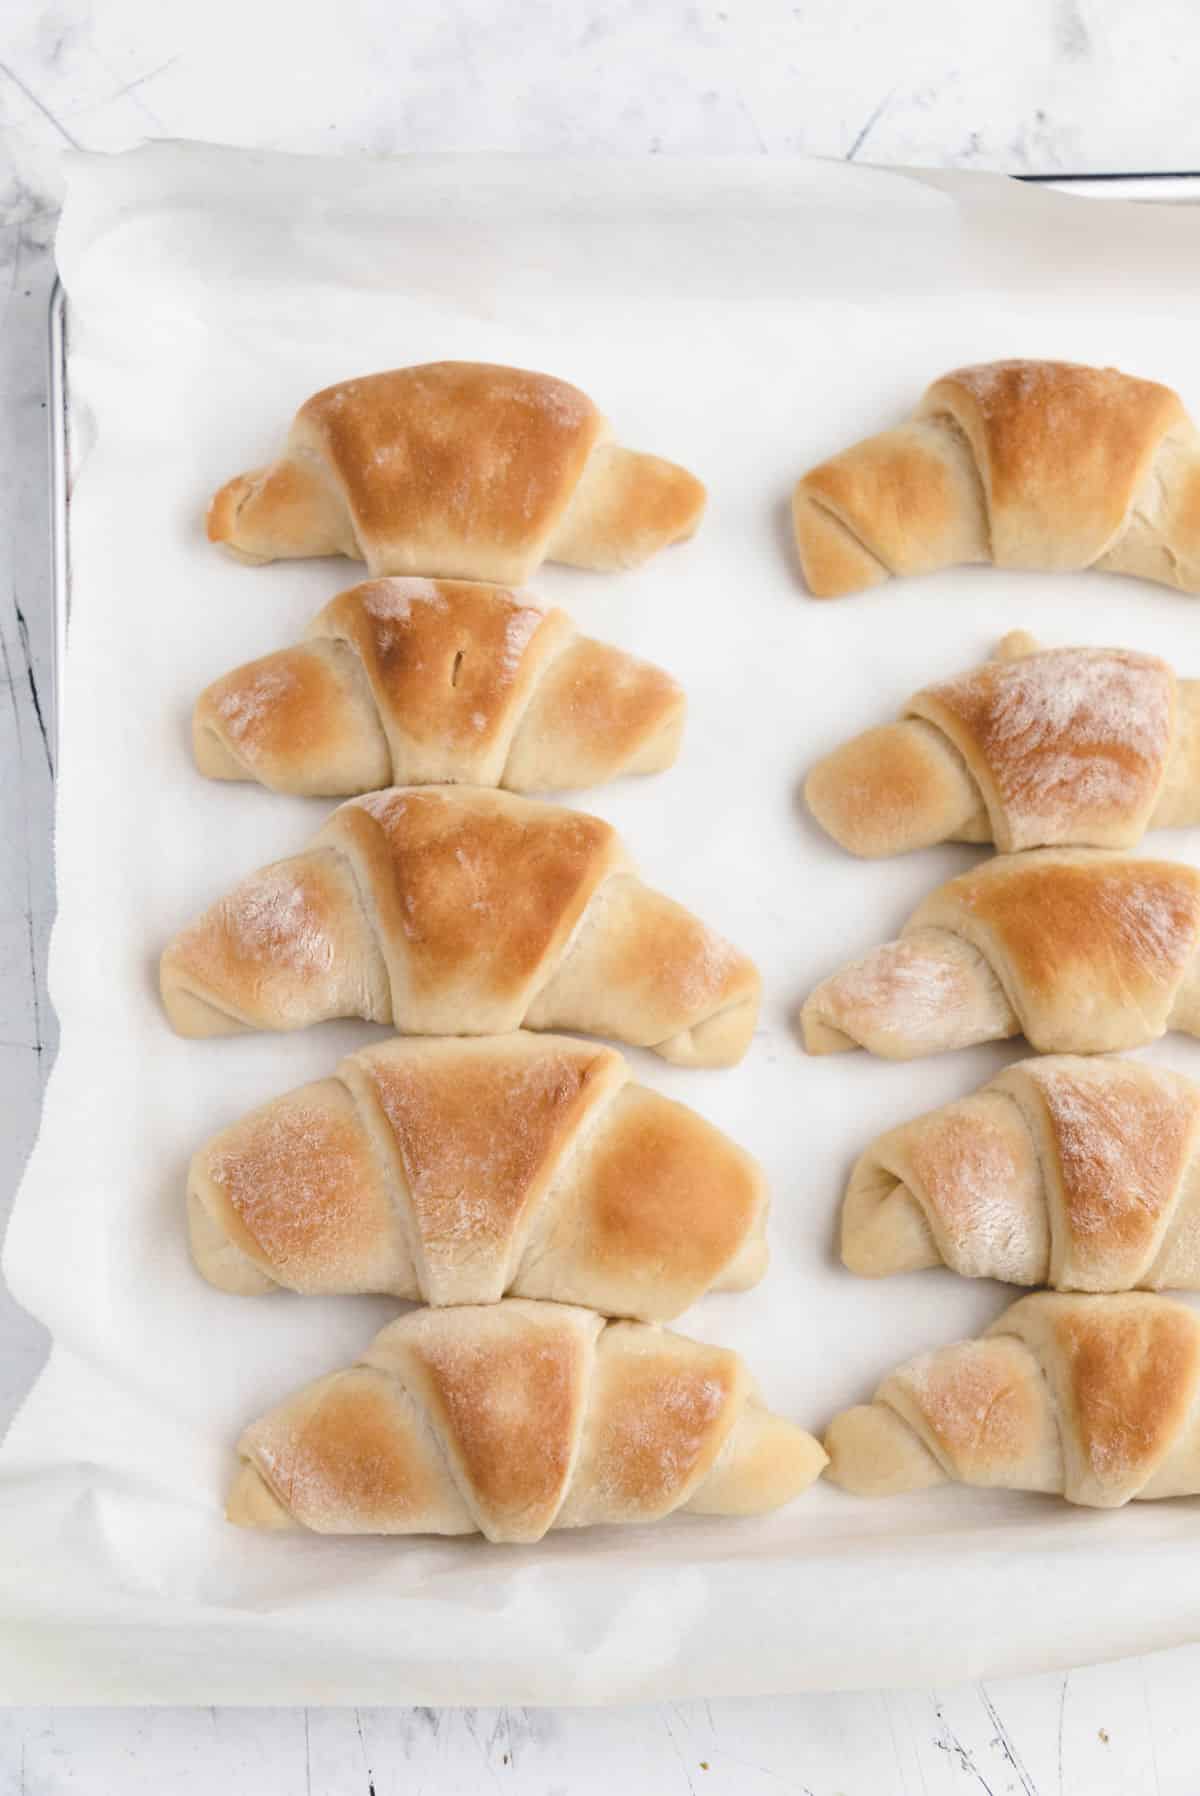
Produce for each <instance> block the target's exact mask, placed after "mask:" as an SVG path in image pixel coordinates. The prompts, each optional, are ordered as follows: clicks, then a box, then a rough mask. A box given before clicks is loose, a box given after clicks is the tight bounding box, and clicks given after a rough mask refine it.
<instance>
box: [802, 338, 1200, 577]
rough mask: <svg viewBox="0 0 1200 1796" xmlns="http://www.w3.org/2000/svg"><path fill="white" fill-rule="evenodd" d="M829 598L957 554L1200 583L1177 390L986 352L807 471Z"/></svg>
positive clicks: (1198, 506) (809, 569)
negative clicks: (911, 408) (905, 417)
mask: <svg viewBox="0 0 1200 1796" xmlns="http://www.w3.org/2000/svg"><path fill="white" fill-rule="evenodd" d="M792 516H793V521H794V524H795V530H796V544H797V547H798V548H799V551H800V561H801V565H802V567H803V569H804V577H805V579H806V580H807V582H808V586H809V590H810V591H811V592H812V593H813V594H814V595H815V596H816V597H817V598H833V597H836V596H838V595H839V594H841V593H847V592H860V591H862V590H863V588H865V587H868V586H878V585H880V584H881V582H882V581H884V580H888V579H890V578H891V576H892V575H893V574H930V573H933V572H935V571H936V570H937V569H938V568H944V567H952V566H954V564H955V563H957V562H967V561H990V562H993V563H994V564H995V565H996V566H997V567H1005V568H1041V569H1045V570H1047V571H1048V572H1059V571H1062V570H1064V569H1070V568H1087V567H1094V568H1100V569H1102V570H1104V571H1106V572H1108V573H1113V574H1140V575H1141V576H1142V577H1143V578H1144V579H1147V580H1160V581H1162V583H1163V584H1164V585H1165V586H1176V587H1178V588H1179V589H1180V590H1181V591H1182V592H1200V442H1198V439H1197V435H1196V431H1195V428H1194V427H1193V425H1192V422H1191V420H1190V419H1189V417H1188V415H1187V413H1186V411H1185V410H1184V408H1183V405H1182V403H1181V401H1180V399H1179V396H1178V394H1176V393H1173V392H1172V391H1171V389H1170V388H1169V387H1160V386H1158V385H1157V384H1156V383H1155V382H1153V381H1148V380H1136V379H1134V377H1133V376H1132V375H1129V374H1120V373H1118V372H1117V370H1116V369H1115V368H1085V367H1081V366H1079V365H1078V364H1076V363H1074V362H1029V361H1010V362H987V363H984V364H983V365H982V366H980V367H975V368H959V369H958V370H957V371H956V372H955V373H953V374H947V375H946V376H944V378H943V379H941V380H937V381H935V382H934V383H933V385H932V386H931V387H930V388H929V390H928V392H927V393H926V394H925V397H924V398H923V399H922V401H921V403H920V405H919V406H918V407H917V410H916V413H915V414H914V416H913V417H912V418H911V419H910V420H909V422H908V423H907V424H901V425H900V426H899V427H898V428H897V429H895V430H886V431H884V432H883V433H882V435H880V436H874V437H868V438H867V439H866V441H865V442H862V443H856V444H855V445H854V447H853V448H851V449H847V450H845V451H843V453H842V454H841V455H836V456H834V458H833V459H832V461H827V462H823V463H822V464H821V466H820V467H817V468H813V469H812V470H811V471H810V472H809V473H808V474H806V475H805V476H804V478H803V479H802V480H801V481H800V483H799V485H798V486H797V488H796V492H795V496H794V498H793V501H792Z"/></svg>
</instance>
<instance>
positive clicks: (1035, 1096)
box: [842, 1055, 1200, 1291]
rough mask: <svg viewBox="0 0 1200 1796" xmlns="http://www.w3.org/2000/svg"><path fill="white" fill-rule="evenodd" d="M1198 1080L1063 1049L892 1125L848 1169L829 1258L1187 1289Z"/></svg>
mask: <svg viewBox="0 0 1200 1796" xmlns="http://www.w3.org/2000/svg"><path fill="white" fill-rule="evenodd" d="M1198 1148H1200V1086H1197V1085H1194V1084H1193V1083H1192V1081H1191V1080H1190V1079H1184V1078H1181V1077H1180V1075H1179V1074H1177V1073H1171V1072H1167V1071H1165V1070H1164V1069H1163V1068H1162V1067H1158V1066H1146V1065H1143V1064H1141V1063H1140V1062H1137V1061H1130V1060H1108V1059H1097V1060H1080V1059H1076V1058H1073V1057H1072V1056H1069V1055H1062V1056H1050V1057H1049V1058H1047V1059H1045V1060H1025V1061H1021V1062H1020V1063H1019V1064H1018V1065H1016V1066H1010V1067H1008V1068H1007V1069H1006V1071H1004V1072H1003V1073H1001V1074H1000V1076H999V1077H998V1078H996V1079H993V1080H992V1081H991V1083H990V1084H988V1085H985V1086H983V1087H982V1089H981V1090H979V1091H976V1092H973V1093H972V1094H971V1096H970V1097H968V1098H963V1099H962V1101H961V1102H960V1103H957V1104H946V1105H944V1106H943V1108H942V1109H940V1110H934V1111H932V1112H931V1113H930V1114H929V1115H928V1116H918V1117H917V1118H916V1119H915V1120H914V1121H913V1122H909V1123H904V1124H903V1125H902V1126H901V1127H900V1128H898V1129H892V1130H890V1131H889V1133H888V1134H886V1135H881V1136H880V1138H879V1140H878V1141H876V1142H874V1143H873V1144H872V1145H871V1147H869V1148H868V1149H867V1151H866V1153H865V1154H863V1155H862V1157H861V1159H860V1160H859V1161H858V1163H857V1165H856V1166H855V1168H854V1170H853V1172H852V1173H851V1175H850V1183H849V1185H848V1186H847V1189H846V1198H845V1203H844V1205H843V1207H842V1258H843V1260H844V1261H845V1262H846V1265H847V1266H848V1267H849V1268H850V1270H851V1271H852V1272H859V1273H864V1274H865V1275H866V1276H867V1277H872V1278H873V1277H879V1276H882V1275H885V1274H887V1273H891V1272H910V1271H916V1270H917V1269H919V1268H920V1267H923V1266H941V1265H946V1266H949V1267H951V1268H952V1269H953V1270H954V1271H955V1272H958V1273H961V1274H962V1275H963V1276H964V1277H965V1278H998V1279H1004V1280H1006V1281H1007V1282H1008V1283H1009V1284H1014V1285H1053V1286H1054V1287H1055V1289H1056V1290H1060V1291H1132V1290H1134V1289H1135V1288H1137V1287H1143V1288H1145V1289H1148V1290H1152V1291H1153V1290H1161V1289H1163V1288H1164V1287H1171V1286H1173V1287H1175V1288H1176V1289H1177V1290H1200V1152H1198V1151H1197V1150H1198Z"/></svg>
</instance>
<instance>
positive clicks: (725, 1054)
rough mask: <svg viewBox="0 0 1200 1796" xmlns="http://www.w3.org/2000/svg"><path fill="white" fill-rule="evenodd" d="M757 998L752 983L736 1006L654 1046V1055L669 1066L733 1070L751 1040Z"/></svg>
mask: <svg viewBox="0 0 1200 1796" xmlns="http://www.w3.org/2000/svg"><path fill="white" fill-rule="evenodd" d="M754 977H755V980H756V981H757V978H758V975H757V973H755V975H754ZM759 997H760V993H759V990H758V987H757V983H756V985H755V989H754V991H753V992H752V993H750V994H749V995H748V996H746V997H745V998H743V999H741V1000H740V1001H739V1002H738V1003H735V1004H731V1005H729V1007H728V1008H727V1009H725V1010H719V1011H718V1012H717V1013H716V1015H715V1016H710V1017H705V1018H704V1020H703V1021H702V1022H699V1023H693V1024H692V1026H691V1028H689V1029H681V1030H680V1031H679V1033H678V1034H677V1035H672V1036H669V1037H668V1038H667V1040H666V1041H661V1042H657V1043H655V1046H654V1052H655V1053H656V1054H658V1055H659V1056H660V1057H661V1058H662V1059H663V1060H667V1061H670V1063H671V1065H672V1066H714V1067H716V1066H736V1065H737V1063H738V1061H739V1060H741V1059H742V1057H743V1056H744V1055H745V1053H746V1050H747V1048H748V1047H749V1046H750V1043H751V1041H752V1040H753V1039H754V1030H755V1026H756V1025H757V1022H758V1006H759Z"/></svg>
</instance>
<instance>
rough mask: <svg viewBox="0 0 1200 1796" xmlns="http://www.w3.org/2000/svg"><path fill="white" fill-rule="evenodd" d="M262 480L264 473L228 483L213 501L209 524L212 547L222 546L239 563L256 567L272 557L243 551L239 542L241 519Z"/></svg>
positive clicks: (215, 495) (241, 477)
mask: <svg viewBox="0 0 1200 1796" xmlns="http://www.w3.org/2000/svg"><path fill="white" fill-rule="evenodd" d="M260 479H261V474H260V473H250V474H235V475H234V477H233V479H232V480H227V481H226V482H225V485H224V486H223V487H221V488H220V490H219V491H218V492H216V493H214V494H213V496H212V498H211V500H210V501H209V506H208V517H207V521H206V526H207V531H208V540H209V542H210V543H218V544H220V546H221V547H222V548H224V549H227V550H228V551H229V553H230V554H231V555H233V556H234V557H236V559H237V560H239V561H246V562H250V563H252V564H254V565H256V566H259V565H261V564H262V563H264V562H266V561H268V560H270V557H269V556H267V555H262V554H254V553H252V552H251V551H249V550H248V549H245V548H242V547H241V545H240V544H239V541H238V519H239V518H240V516H241V513H242V510H243V507H244V506H245V504H246V502H247V500H248V499H249V498H250V497H251V495H252V494H253V493H254V491H255V488H256V487H257V486H258V484H259V482H260Z"/></svg>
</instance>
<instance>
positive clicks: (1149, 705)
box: [804, 631, 1200, 855]
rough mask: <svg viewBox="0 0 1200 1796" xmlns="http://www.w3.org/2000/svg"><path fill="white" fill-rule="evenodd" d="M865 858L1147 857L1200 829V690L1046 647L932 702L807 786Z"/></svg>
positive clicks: (1097, 655)
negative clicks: (1165, 841)
mask: <svg viewBox="0 0 1200 1796" xmlns="http://www.w3.org/2000/svg"><path fill="white" fill-rule="evenodd" d="M804 792H805V797H806V798H807V800H808V804H809V808H810V809H811V811H812V813H813V815H814V816H815V817H816V819H817V821H818V823H820V824H821V825H822V827H823V828H824V829H827V830H828V831H829V834H830V835H831V836H832V837H833V838H834V840H835V841H837V842H839V843H840V844H841V845H842V847H843V848H848V849H849V850H850V852H851V853H852V854H862V855H884V854H904V853H905V852H907V850H909V849H911V848H925V847H928V846H929V845H930V844H931V843H933V842H945V841H956V842H989V841H994V842H995V844H996V846H997V848H999V849H1001V850H1002V851H1003V852H1004V853H1006V854H1009V853H1012V852H1013V851H1014V850H1016V849H1022V848H1041V847H1048V846H1050V845H1052V844H1056V843H1058V844H1063V845H1066V844H1074V845H1077V846H1080V847H1092V848H1131V847H1133V846H1134V844H1135V843H1136V842H1137V841H1138V840H1139V839H1140V837H1141V836H1142V834H1143V832H1144V831H1145V830H1147V829H1159V828H1163V827H1165V826H1169V825H1171V824H1183V823H1198V822H1200V680H1177V679H1176V678H1175V675H1174V673H1173V672H1172V671H1171V669H1170V668H1169V667H1168V666H1167V665H1166V663H1165V662H1164V661H1159V660H1157V659H1156V658H1155V657H1154V656H1153V655H1139V654H1135V653H1134V652H1133V651H1132V650H1130V649H1099V648H1078V649H1039V647H1038V645H1037V643H1035V642H1034V640H1033V638H1032V637H1030V636H1027V635H1026V634H1025V633H1024V632H1023V631H1016V632H1014V633H1013V634H1012V635H1011V636H1006V637H1005V638H1004V641H1003V642H1002V643H1001V644H1000V647H999V649H998V650H997V653H996V657H995V659H994V660H992V661H989V662H987V663H986V664H985V665H984V666H983V667H977V668H973V669H972V670H971V672H970V673H966V674H962V675H960V676H959V678H957V679H953V680H945V681H943V682H942V684H941V685H939V686H928V687H926V688H925V690H924V691H923V692H918V693H917V695H916V697H915V698H913V699H911V700H910V701H909V703H908V705H907V707H906V713H905V717H904V720H903V722H901V723H888V724H884V725H882V726H881V727H880V728H878V729H873V730H867V731H866V732H865V733H864V734H863V735H861V736H855V737H854V738H853V740H852V741H850V742H847V743H844V744H843V746H842V747H841V748H838V749H835V750H834V752H833V753H832V754H831V755H827V756H826V757H825V759H824V760H823V761H819V762H818V763H817V765H816V766H815V767H814V768H813V770H812V772H811V773H810V774H809V776H808V781H807V784H806V785H805V788H804Z"/></svg>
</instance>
